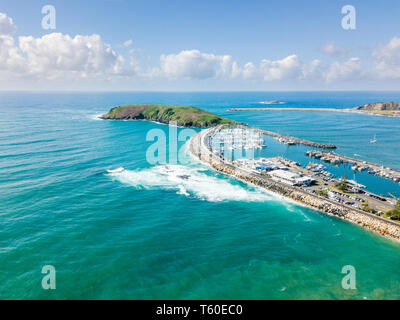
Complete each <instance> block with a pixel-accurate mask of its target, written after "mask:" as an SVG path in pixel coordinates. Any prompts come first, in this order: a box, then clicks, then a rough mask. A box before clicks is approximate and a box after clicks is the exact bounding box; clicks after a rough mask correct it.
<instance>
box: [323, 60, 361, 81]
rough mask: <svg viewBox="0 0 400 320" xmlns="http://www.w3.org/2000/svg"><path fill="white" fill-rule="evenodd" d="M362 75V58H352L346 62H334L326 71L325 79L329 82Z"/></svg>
mask: <svg viewBox="0 0 400 320" xmlns="http://www.w3.org/2000/svg"><path fill="white" fill-rule="evenodd" d="M361 76H362V68H361V60H360V58H356V57H354V58H350V59H348V60H346V61H344V62H338V61H336V62H334V63H332V64H331V65H330V67H329V70H328V71H327V72H326V73H325V79H326V81H327V82H328V83H331V82H335V81H342V80H350V79H354V78H360V77H361Z"/></svg>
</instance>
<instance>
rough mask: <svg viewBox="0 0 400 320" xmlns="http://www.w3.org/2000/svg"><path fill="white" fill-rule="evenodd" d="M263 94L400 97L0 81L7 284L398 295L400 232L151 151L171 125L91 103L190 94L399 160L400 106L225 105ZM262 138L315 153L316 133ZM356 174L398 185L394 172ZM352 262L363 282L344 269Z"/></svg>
mask: <svg viewBox="0 0 400 320" xmlns="http://www.w3.org/2000/svg"><path fill="white" fill-rule="evenodd" d="M265 100H279V101H282V102H284V104H282V105H280V107H283V106H288V107H327V108H349V107H355V106H358V105H361V104H365V103H371V102H377V101H400V92H399V93H391V92H268V93H265V92H264V93H262V92H248V93H0V298H1V299H400V244H399V243H398V242H395V241H392V240H389V239H385V238H383V237H381V236H379V235H377V234H374V233H372V232H370V231H367V230H364V229H362V228H360V227H358V226H357V225H354V224H351V223H349V222H346V221H342V220H340V219H338V218H335V217H330V216H327V215H324V214H322V213H318V212H316V211H313V210H310V209H307V208H304V207H301V206H298V205H296V204H294V203H292V202H289V201H287V200H284V199H281V198H279V197H277V196H275V195H272V194H270V193H268V192H267V191H265V190H262V189H259V188H257V187H254V186H251V185H248V184H245V183H243V182H240V181H237V180H235V179H233V178H230V177H227V176H224V175H221V174H219V173H216V172H214V171H212V170H211V169H210V168H209V167H207V166H204V165H202V164H201V163H198V162H197V161H195V160H193V159H191V158H190V156H188V155H187V154H184V153H183V155H182V157H181V158H180V160H182V161H181V162H178V163H173V164H167V165H165V164H160V165H157V164H150V163H149V162H148V161H147V158H146V152H147V150H148V148H149V147H150V146H151V145H152V144H153V143H154V141H146V135H148V133H149V132H150V131H151V130H158V131H156V132H160V131H159V130H162V131H164V132H165V134H166V137H167V138H168V134H169V132H170V128H169V127H168V126H167V125H161V124H156V123H152V122H145V121H103V120H98V118H97V117H96V116H97V115H99V114H102V113H105V112H107V111H108V110H109V109H110V108H111V107H114V106H118V105H122V104H131V103H166V104H182V105H193V106H197V107H200V108H204V109H206V110H208V111H211V112H214V113H217V114H219V115H222V116H225V117H229V118H232V119H234V120H238V121H241V122H246V123H248V124H249V125H251V126H253V127H258V128H263V129H267V130H271V131H276V132H279V133H282V134H287V135H293V136H296V137H300V138H305V139H309V140H312V141H317V142H327V143H334V144H336V145H337V146H338V150H337V152H338V153H342V154H344V155H348V156H351V157H357V158H359V159H364V160H368V161H371V162H376V163H379V164H382V165H387V166H391V167H393V168H397V169H400V158H399V154H400V152H399V147H400V118H390V117H383V116H373V115H359V114H350V113H334V112H291V111H274V112H263V111H251V112H229V111H227V109H228V108H231V107H259V106H262V105H260V104H259V102H260V101H265ZM177 130H178V133H179V132H180V131H182V130H183V129H182V128H178V129H177ZM153 132H154V131H153ZM374 135H376V138H377V143H375V144H371V143H370V139H371V138H372V137H373V136H374ZM147 140H148V139H147ZM167 141H168V139H167ZM267 145H268V146H267V149H266V152H267V154H268V156H272V155H275V153H277V154H276V155H283V156H287V157H292V158H294V159H298V161H301V162H302V163H306V161H309V160H310V159H308V158H305V156H304V152H305V151H306V150H308V148H305V147H287V146H283V145H279V144H278V143H277V142H276V141H275V140H272V139H271V141H269V142H267ZM181 147H182V148H183V149H182V150H184V148H185V146H184V142H180V143H179V148H181ZM167 149H168V148H167ZM183 160H184V161H183ZM118 168H124V170H122V169H120V170H117V171H110V170H115V169H118ZM333 170H337V174H338V175H340V174H341V173H342V171H340V170H342V169H340V168H336V169H333ZM343 170H347V169H343ZM349 174H350V173H349ZM182 177H185V178H182ZM355 178H356V179H357V181H359V182H361V183H364V184H368V186H369V187H370V188H373V191H374V192H377V193H381V194H387V193H388V192H397V196H399V195H400V189H399V185H398V184H391V182H390V181H385V180H383V179H377V178H376V177H373V176H366V175H363V174H357V176H356V177H355ZM396 188H397V189H396ZM45 265H52V266H54V268H55V269H56V289H55V290H44V289H43V288H42V285H41V282H42V278H43V277H44V275H43V274H42V273H41V271H42V267H43V266H45ZM345 265H351V266H354V268H355V270H356V289H355V290H345V289H343V287H342V285H341V282H342V278H343V277H344V276H345V274H342V273H341V271H342V268H343V266H345Z"/></svg>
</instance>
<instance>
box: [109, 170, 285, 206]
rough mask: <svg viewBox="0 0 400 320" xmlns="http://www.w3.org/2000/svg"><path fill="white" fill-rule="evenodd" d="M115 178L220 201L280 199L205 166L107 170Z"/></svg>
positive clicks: (138, 185) (130, 183) (139, 186)
mask: <svg viewBox="0 0 400 320" xmlns="http://www.w3.org/2000/svg"><path fill="white" fill-rule="evenodd" d="M108 175H109V176H111V177H113V178H114V179H116V180H118V181H120V182H122V183H124V184H126V185H130V186H132V187H134V188H136V189H138V190H140V189H165V190H174V191H175V192H176V193H177V194H180V195H185V196H187V197H196V198H198V199H201V200H206V201H211V202H218V201H248V202H265V201H277V198H276V197H274V196H273V195H271V194H270V193H268V192H266V191H264V190H262V189H261V188H258V187H247V186H241V185H238V184H233V183H231V181H229V180H228V179H227V178H221V177H216V176H210V175H208V174H206V173H204V168H202V167H188V166H183V165H158V166H154V167H151V168H148V169H141V170H126V169H123V168H118V169H114V170H108Z"/></svg>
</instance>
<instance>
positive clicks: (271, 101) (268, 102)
mask: <svg viewBox="0 0 400 320" xmlns="http://www.w3.org/2000/svg"><path fill="white" fill-rule="evenodd" d="M260 103H262V104H280V103H282V102H280V101H278V100H270V101H261V102H260Z"/></svg>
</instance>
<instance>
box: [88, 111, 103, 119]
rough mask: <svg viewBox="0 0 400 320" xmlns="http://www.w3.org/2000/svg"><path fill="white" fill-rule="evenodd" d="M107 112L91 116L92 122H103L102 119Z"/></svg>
mask: <svg viewBox="0 0 400 320" xmlns="http://www.w3.org/2000/svg"><path fill="white" fill-rule="evenodd" d="M105 113H107V112H103V113H98V114H92V115H91V116H90V119H92V120H103V119H102V118H100V117H101V116H102V115H103V114H105Z"/></svg>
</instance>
